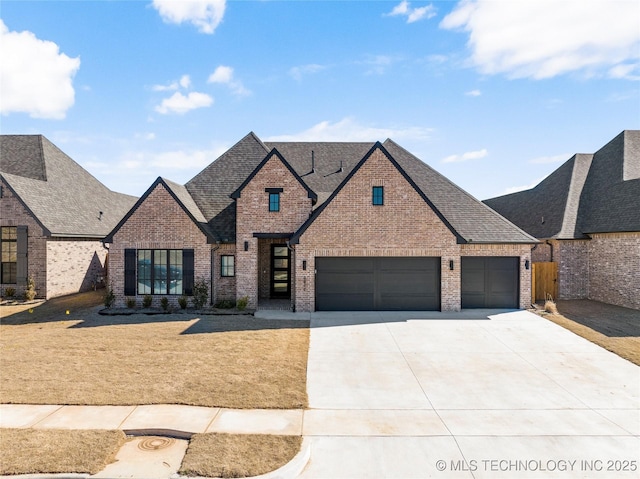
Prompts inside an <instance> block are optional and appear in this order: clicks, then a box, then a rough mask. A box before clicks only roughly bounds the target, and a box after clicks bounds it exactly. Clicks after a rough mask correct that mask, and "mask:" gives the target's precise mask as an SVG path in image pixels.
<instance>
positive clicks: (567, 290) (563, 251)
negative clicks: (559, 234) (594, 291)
mask: <svg viewBox="0 0 640 479" xmlns="http://www.w3.org/2000/svg"><path fill="white" fill-rule="evenodd" d="M550 243H551V244H552V245H553V258H554V261H555V262H556V263H558V299H586V298H588V297H589V270H590V265H589V255H588V249H589V243H590V241H589V240H564V241H563V240H553V241H550Z"/></svg>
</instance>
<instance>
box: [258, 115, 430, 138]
mask: <svg viewBox="0 0 640 479" xmlns="http://www.w3.org/2000/svg"><path fill="white" fill-rule="evenodd" d="M431 131H432V130H431V129H430V128H423V127H409V128H377V127H372V126H365V125H361V124H359V123H358V122H357V121H355V120H354V119H353V118H349V117H347V118H344V119H342V120H340V121H338V122H336V123H331V122H329V121H322V122H320V123H318V124H316V125H314V126H312V127H311V128H309V129H307V130H304V131H301V132H298V133H293V134H290V135H278V136H271V137H268V138H267V139H266V141H384V140H385V139H387V138H392V139H394V140H396V141H402V140H405V141H406V140H427V139H429V137H430V134H431Z"/></svg>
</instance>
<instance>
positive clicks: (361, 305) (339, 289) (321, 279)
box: [316, 257, 440, 311]
mask: <svg viewBox="0 0 640 479" xmlns="http://www.w3.org/2000/svg"><path fill="white" fill-rule="evenodd" d="M316 310H317V311H374V310H379V311H399V310H405V311H437V310H440V258H431V257H428V258H425V257H416V258H414V257H400V258H396V257H384V258H371V257H366V258H362V257H358V258H353V257H348V258H344V257H340V258H337V257H335V258H334V257H331V258H328V257H319V258H316Z"/></svg>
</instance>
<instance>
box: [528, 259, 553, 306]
mask: <svg viewBox="0 0 640 479" xmlns="http://www.w3.org/2000/svg"><path fill="white" fill-rule="evenodd" d="M548 294H550V295H551V297H552V298H553V299H554V300H556V299H558V263H551V262H544V263H532V265H531V302H532V303H535V302H537V301H544V300H545V299H546V298H547V295H548Z"/></svg>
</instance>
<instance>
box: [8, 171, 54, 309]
mask: <svg viewBox="0 0 640 479" xmlns="http://www.w3.org/2000/svg"><path fill="white" fill-rule="evenodd" d="M0 225H1V226H26V227H27V238H28V239H27V243H28V244H27V270H28V274H29V275H30V276H33V279H34V280H35V282H36V292H37V297H38V298H46V297H51V296H48V294H47V247H46V244H47V238H46V236H45V235H44V231H43V230H42V227H41V226H40V225H39V224H38V222H37V221H36V220H35V218H34V217H33V216H32V215H31V213H30V212H29V211H28V210H27V209H26V208H25V207H24V205H23V204H22V202H21V201H20V200H19V199H18V197H16V196H15V195H14V194H13V192H12V191H11V190H10V189H9V188H8V187H7V185H6V183H5V182H4V181H3V182H2V198H1V199H0ZM24 286H25V285H16V284H2V285H0V287H1V288H2V293H3V294H4V290H5V288H6V287H12V288H15V289H16V295H19V296H21V295H22V293H23V292H24Z"/></svg>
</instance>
